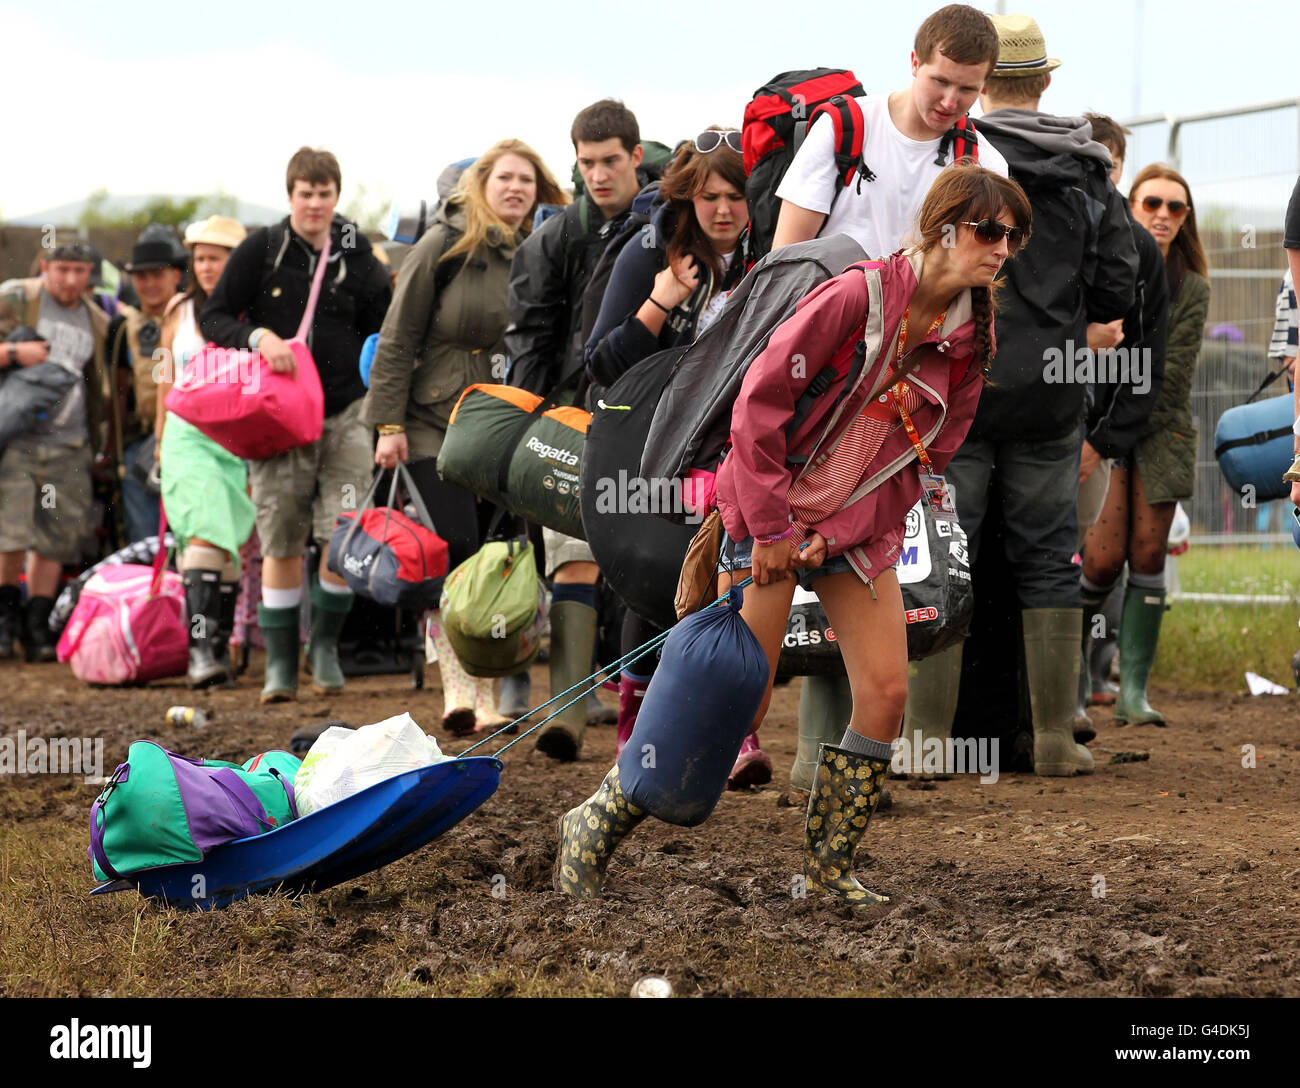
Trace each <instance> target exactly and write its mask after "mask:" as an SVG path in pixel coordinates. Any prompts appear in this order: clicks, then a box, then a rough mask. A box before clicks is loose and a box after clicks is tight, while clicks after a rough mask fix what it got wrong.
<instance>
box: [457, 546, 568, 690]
mask: <svg viewBox="0 0 1300 1088" xmlns="http://www.w3.org/2000/svg"><path fill="white" fill-rule="evenodd" d="M545 606H546V592H545V589H544V588H543V586H542V584H541V582H540V581H539V580H538V578H537V564H536V563H535V561H534V560H533V546H532V544H530V543H529V542H528V540H527V539H523V540H490V541H488V542H487V543H486V544H484V545H483V547H481V548H480V549H479V550H478V551H477V552H475V553H474V554H473V555H472V556H470V557H469V558H468V559H466V560H465V562H463V563H462V564H461V565H460V566H458V567H457V568H456V569H455V570H454V571H452V572H451V573H450V574H449V575H447V581H446V582H445V583H444V584H443V589H442V602H441V611H442V629H443V631H445V632H446V634H447V641H448V642H450V643H451V647H452V649H453V650H455V651H456V656H457V657H458V658H459V659H460V663H461V665H463V666H464V668H465V671H466V672H467V673H469V674H470V675H471V676H480V677H491V676H511V675H513V674H514V673H517V672H519V670H520V669H522V668H524V667H526V666H528V665H530V664H532V661H533V658H535V657H536V656H537V651H538V649H539V647H540V646H541V640H542V628H543V627H544V625H545V622H546V613H545Z"/></svg>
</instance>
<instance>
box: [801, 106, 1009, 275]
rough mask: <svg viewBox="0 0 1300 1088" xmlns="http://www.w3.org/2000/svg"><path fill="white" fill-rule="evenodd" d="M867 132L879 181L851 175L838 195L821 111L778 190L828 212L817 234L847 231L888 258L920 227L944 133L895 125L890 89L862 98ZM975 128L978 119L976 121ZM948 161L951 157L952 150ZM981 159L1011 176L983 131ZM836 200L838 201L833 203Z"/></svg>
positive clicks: (867, 155) (867, 157) (865, 145)
mask: <svg viewBox="0 0 1300 1088" xmlns="http://www.w3.org/2000/svg"><path fill="white" fill-rule="evenodd" d="M858 105H859V106H861V107H862V121H863V126H864V128H865V129H866V132H865V133H864V134H863V139H862V161H863V163H865V164H866V166H868V167H869V168H870V169H871V172H872V173H873V174H875V175H876V180H875V181H866V180H865V179H864V180H863V181H862V185H861V187H860V191H859V186H858V180H859V177H860V175H858V174H856V173H855V174H854V176H853V181H852V182H850V184H849V185H848V186H847V187H846V188H845V189H844V191H843V192H841V193H840V195H839V197H838V199H837V198H836V196H835V177H836V169H835V131H834V129H833V128H832V126H831V120H830V118H829V117H819V118H818V119H817V122H816V123H815V124H814V125H813V127H812V128H811V129H809V130H808V136H807V138H806V139H805V140H804V142H803V146H802V147H800V148H799V152H798V154H796V155H795V157H794V161H793V162H791V163H790V168H789V169H788V170H787V171H786V173H785V177H784V178H783V179H782V180H781V184H780V186H779V187H778V188H777V190H776V195H777V196H778V197H780V198H781V199H782V200H788V201H790V203H791V204H797V205H798V206H799V207H801V208H807V209H808V210H809V211H814V212H827V211H829V212H830V215H829V216H828V217H827V219H826V222H825V223H824V224H823V225H822V229H821V232H820V234H819V237H822V238H826V237H829V236H830V235H832V234H847V235H848V236H849V237H850V238H852V239H853V240H854V241H856V242H857V243H858V244H859V245H860V246H862V248H863V249H865V250H866V251H867V255H868V256H870V257H886V256H888V255H889V254H891V253H893V252H894V251H895V250H896V249H899V248H900V247H901V246H902V245H903V244H904V241H905V240H908V241H911V240H914V239H912V238H911V237H910V236H911V235H912V233H913V231H914V230H915V228H916V218H917V215H918V214H919V213H920V211H921V205H922V204H924V203H925V195H926V193H928V192H929V191H930V186H931V185H932V184H933V183H934V179H935V178H936V177H938V176H939V171H940V170H942V169H943V167H942V166H939V165H938V164H936V163H935V161H934V160H935V157H936V156H937V155H938V153H939V143H940V137H936V138H935V139H933V140H913V139H909V138H908V137H907V136H904V135H903V134H902V133H901V132H899V131H898V129H897V128H896V127H895V125H894V122H893V121H892V120H891V119H890V116H889V95H887V94H872V95H867V96H866V97H865V98H859V99H858ZM975 128H976V131H977V132H978V130H979V123H978V121H977V122H976V125H975ZM948 161H951V157H950V156H949V159H948ZM979 164H980V165H981V166H983V167H985V168H986V169H989V170H992V171H994V172H995V173H998V174H1001V175H1002V176H1003V177H1006V176H1007V160H1006V159H1004V158H1003V157H1002V155H1001V154H1000V153H999V152H998V150H997V148H995V147H994V146H993V145H992V144H991V143H990V142H989V141H988V140H986V139H984V138H983V135H982V134H981V136H980V139H979ZM832 202H833V205H834V206H833V207H832Z"/></svg>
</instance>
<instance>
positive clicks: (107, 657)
mask: <svg viewBox="0 0 1300 1088" xmlns="http://www.w3.org/2000/svg"><path fill="white" fill-rule="evenodd" d="M166 530H167V518H166V515H165V514H164V515H163V516H162V517H161V519H160V524H159V527H158V536H159V539H160V540H161V538H162V534H163V533H164V532H166ZM166 559H167V550H166V549H165V548H161V547H160V548H159V549H158V555H157V558H155V559H154V562H153V566H151V567H146V566H141V565H139V564H136V563H122V564H119V565H115V566H107V567H105V568H104V569H103V570H101V571H98V572H97V573H96V574H95V575H93V576H92V577H91V578H90V580H89V581H88V582H87V583H86V585H85V587H84V588H83V589H82V591H81V596H80V597H79V598H78V599H77V607H76V608H74V609H73V610H72V615H71V616H70V617H69V618H68V625H67V626H66V627H65V628H64V629H63V634H62V635H61V636H60V637H59V646H58V654H59V660H60V661H61V662H63V663H64V664H70V665H71V666H72V672H73V674H74V675H75V676H76V677H77V679H79V680H84V681H86V683H88V684H144V683H148V682H149V681H150V680H159V679H162V678H163V677H166V676H181V675H183V674H184V673H185V670H186V669H187V668H188V666H189V645H188V640H187V638H186V633H185V586H184V583H183V582H182V581H181V576H180V575H179V574H177V573H176V572H175V571H170V570H164V569H163V565H164V563H165V562H166Z"/></svg>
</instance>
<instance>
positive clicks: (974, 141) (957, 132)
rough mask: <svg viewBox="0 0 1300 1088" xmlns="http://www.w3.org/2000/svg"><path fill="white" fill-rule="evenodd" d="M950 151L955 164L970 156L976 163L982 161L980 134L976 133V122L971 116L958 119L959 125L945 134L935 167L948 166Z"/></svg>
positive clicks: (940, 144) (940, 142)
mask: <svg viewBox="0 0 1300 1088" xmlns="http://www.w3.org/2000/svg"><path fill="white" fill-rule="evenodd" d="M950 151H951V152H952V161H953V162H956V161H957V160H958V159H964V158H966V157H967V156H968V155H969V156H970V157H971V158H972V159H974V160H975V161H976V162H979V161H980V141H979V133H978V132H976V131H975V122H974V121H972V120H971V119H970V117H969V115H963V116H961V117H958V118H957V123H956V124H955V125H953V126H952V128H950V129H949V130H948V131H947V132H945V133H944V134H943V139H942V140H940V141H939V154H938V155H937V156H935V160H934V164H935V166H944V165H946V164H947V162H948V158H947V156H948V153H949V152H950Z"/></svg>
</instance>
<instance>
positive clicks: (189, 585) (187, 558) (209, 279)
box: [154, 215, 254, 688]
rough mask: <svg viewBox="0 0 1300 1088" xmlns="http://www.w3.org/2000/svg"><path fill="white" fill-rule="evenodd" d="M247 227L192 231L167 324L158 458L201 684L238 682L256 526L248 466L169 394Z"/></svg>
mask: <svg viewBox="0 0 1300 1088" xmlns="http://www.w3.org/2000/svg"><path fill="white" fill-rule="evenodd" d="M247 234H248V232H247V231H245V230H244V228H243V226H242V225H241V224H240V223H238V222H237V221H236V220H234V219H230V218H228V217H227V216H224V215H213V216H209V217H208V218H207V219H203V220H200V221H199V222H197V223H191V224H190V226H189V228H188V229H187V230H186V231H185V246H186V248H187V249H188V250H189V251H190V266H191V270H192V272H193V276H192V280H193V283H192V286H191V287H190V288H189V290H187V291H185V292H184V293H182V294H179V295H177V296H176V297H175V298H173V299H172V300H171V302H169V303H168V304H167V312H166V314H165V315H164V317H163V325H162V341H161V346H162V365H161V366H160V367H159V368H158V369H157V373H156V374H155V379H156V380H157V382H158V414H157V418H156V420H155V426H154V434H156V435H157V436H158V463H159V466H160V472H161V477H162V499H163V509H164V510H165V511H166V512H167V521H168V523H169V524H170V525H171V529H172V532H173V533H174V534H175V536H176V542H177V554H178V555H179V557H180V558H179V560H178V562H177V566H178V567H179V568H180V571H181V577H182V578H183V579H184V581H185V604H186V607H187V609H188V611H189V622H188V623H187V624H186V629H187V631H188V632H189V644H190V667H189V673H188V679H189V683H190V687H192V688H206V687H212V686H214V685H215V686H221V687H230V688H232V687H234V686H235V672H234V669H233V668H232V667H231V664H230V649H229V647H230V636H231V634H232V633H233V632H234V629H235V600H236V597H237V596H238V592H239V549H240V548H241V547H243V544H244V541H246V540H247V539H248V536H249V534H250V533H251V532H252V531H253V519H254V510H253V501H252V499H250V498H249V497H248V466H247V465H245V464H244V462H243V461H241V460H240V459H239V458H238V457H236V456H235V455H234V454H233V453H230V452H229V451H228V450H226V449H224V448H222V447H221V446H219V445H218V444H217V443H216V442H214V441H212V439H210V438H208V437H206V436H205V435H204V434H203V432H202V431H200V430H199V429H198V428H197V427H195V426H193V425H192V424H190V423H187V422H186V421H185V420H183V419H181V418H180V416H177V415H175V414H174V413H172V412H169V411H167V409H166V407H165V406H164V404H163V402H164V401H165V400H166V399H167V394H168V393H169V392H170V391H171V387H172V385H173V383H174V380H175V378H176V375H178V374H179V373H180V372H181V371H182V370H183V369H184V367H185V364H186V362H188V361H189V359H190V357H191V356H192V355H195V354H197V353H198V352H200V351H202V350H203V345H204V344H205V343H206V337H204V335H203V333H202V332H201V331H200V330H199V314H200V313H201V312H202V310H203V307H204V305H205V304H206V303H207V301H208V296H209V295H210V294H211V293H212V289H213V288H214V287H216V285H217V282H218V281H219V280H220V279H221V273H222V272H223V271H224V269H225V267H226V262H227V261H228V260H229V259H230V253H231V251H232V250H233V249H234V248H235V247H236V246H238V245H239V243H240V242H242V241H243V240H244V238H245V237H246V236H247Z"/></svg>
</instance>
